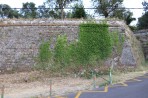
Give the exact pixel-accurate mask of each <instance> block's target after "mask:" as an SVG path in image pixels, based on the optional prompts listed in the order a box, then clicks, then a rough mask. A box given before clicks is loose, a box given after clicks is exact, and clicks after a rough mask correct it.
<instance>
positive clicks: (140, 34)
mask: <svg viewBox="0 0 148 98" xmlns="http://www.w3.org/2000/svg"><path fill="white" fill-rule="evenodd" d="M134 35H135V36H136V37H137V39H138V40H139V41H140V42H141V46H142V49H143V52H144V56H145V59H146V60H148V29H145V30H139V31H136V32H134Z"/></svg>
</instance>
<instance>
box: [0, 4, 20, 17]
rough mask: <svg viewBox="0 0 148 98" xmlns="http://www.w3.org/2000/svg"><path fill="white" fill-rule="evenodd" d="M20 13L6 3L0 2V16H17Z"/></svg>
mask: <svg viewBox="0 0 148 98" xmlns="http://www.w3.org/2000/svg"><path fill="white" fill-rule="evenodd" d="M20 16H21V15H20V14H19V13H18V11H17V10H15V9H12V8H11V7H10V6H9V5H7V4H0V17H1V18H19V17H20Z"/></svg>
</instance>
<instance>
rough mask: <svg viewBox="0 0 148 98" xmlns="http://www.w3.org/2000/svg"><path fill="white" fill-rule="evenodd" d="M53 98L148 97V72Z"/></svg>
mask: <svg viewBox="0 0 148 98" xmlns="http://www.w3.org/2000/svg"><path fill="white" fill-rule="evenodd" d="M49 98H50V97H49ZM52 98H148V74H145V75H144V76H141V77H137V78H134V79H131V80H128V81H125V82H121V83H118V84H115V85H112V86H105V87H102V88H98V89H94V90H91V91H79V92H77V93H76V94H69V95H67V96H59V97H52Z"/></svg>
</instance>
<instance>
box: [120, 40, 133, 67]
mask: <svg viewBox="0 0 148 98" xmlns="http://www.w3.org/2000/svg"><path fill="white" fill-rule="evenodd" d="M120 61H121V64H122V65H128V66H136V60H135V58H134V56H133V53H132V49H131V45H130V43H129V42H128V41H125V43H124V46H123V50H122V55H121V58H120Z"/></svg>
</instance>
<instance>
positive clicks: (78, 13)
mask: <svg viewBox="0 0 148 98" xmlns="http://www.w3.org/2000/svg"><path fill="white" fill-rule="evenodd" d="M72 18H87V14H86V12H85V9H84V6H83V5H82V4H75V5H74V8H73V11H72Z"/></svg>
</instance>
